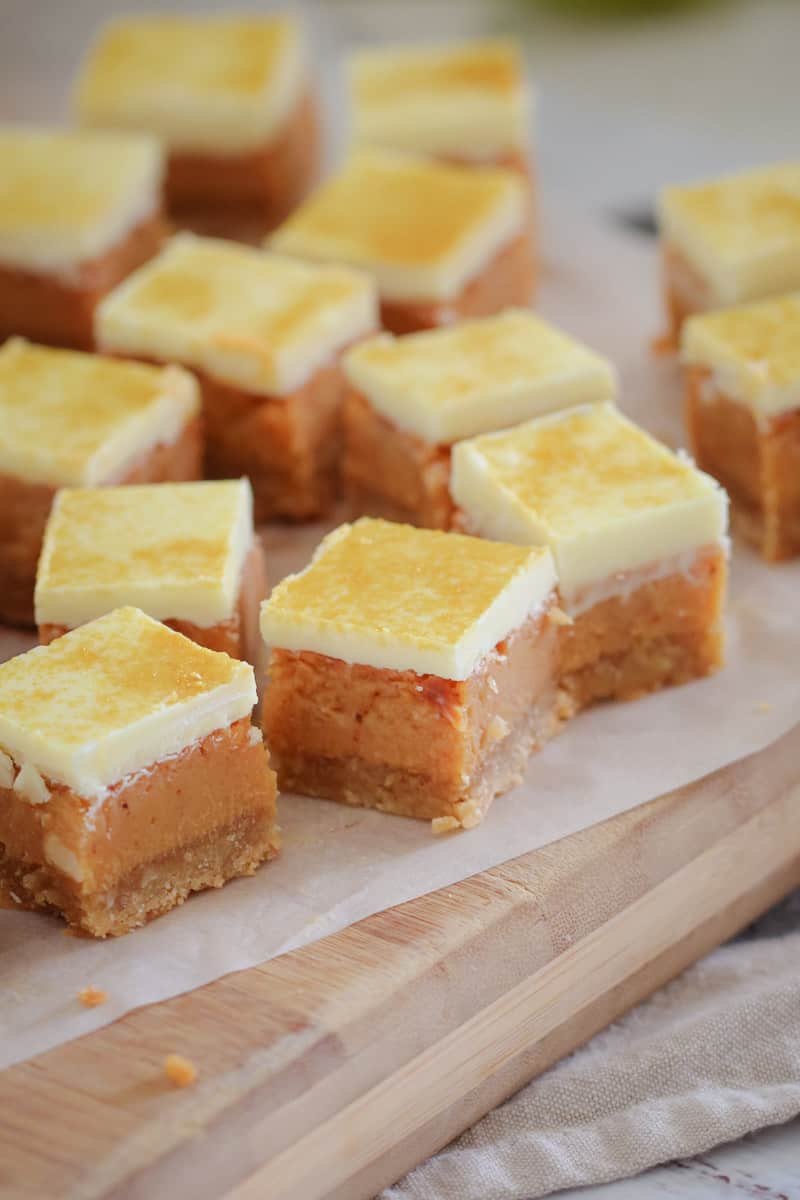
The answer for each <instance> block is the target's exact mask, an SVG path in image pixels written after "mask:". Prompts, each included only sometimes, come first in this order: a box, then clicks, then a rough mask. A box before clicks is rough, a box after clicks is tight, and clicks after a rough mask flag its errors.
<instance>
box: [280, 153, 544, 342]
mask: <svg viewBox="0 0 800 1200" xmlns="http://www.w3.org/2000/svg"><path fill="white" fill-rule="evenodd" d="M268 244H269V246H270V247H271V248H273V249H275V250H279V251H283V252H284V253H286V254H292V255H296V256H297V257H298V258H303V259H309V260H311V261H316V262H345V263H349V264H350V265H351V266H354V267H359V268H361V269H362V270H364V271H367V272H369V273H370V274H371V275H372V277H373V278H374V280H375V283H376V286H377V289H378V293H379V295H380V301H381V324H382V325H383V327H384V328H385V329H388V330H390V331H391V332H393V333H411V332H414V331H415V330H420V329H435V328H437V327H438V326H440V325H448V324H452V323H453V322H454V321H456V320H458V319H459V318H462V317H481V316H489V315H490V314H492V313H495V312H499V311H500V310H501V309H503V308H507V307H509V306H511V305H514V304H519V305H526V304H527V303H528V302H529V300H530V298H531V295H532V292H533V287H534V282H535V253H534V248H533V239H532V234H531V222H530V201H529V195H528V190H527V188H526V187H525V184H524V183H523V181H522V180H521V179H520V177H519V175H518V174H517V173H516V172H514V171H509V170H506V169H503V168H499V167H487V168H485V169H482V170H480V171H476V170H474V169H472V168H470V167H465V166H463V165H459V164H448V163H442V162H438V161H436V160H434V159H431V158H426V157H422V156H419V155H411V154H401V153H398V152H396V151H389V150H382V149H375V148H364V149H360V150H357V151H355V152H354V153H353V154H352V155H351V157H350V158H349V159H348V161H347V162H346V163H345V165H344V167H342V169H341V170H340V171H339V172H338V174H336V175H334V176H333V177H332V178H331V179H329V180H328V181H327V182H326V183H324V184H323V185H322V186H321V187H320V188H318V189H317V191H315V192H312V194H311V195H310V196H309V198H308V199H307V200H306V201H305V202H304V203H303V204H301V205H300V207H299V208H298V209H297V210H296V211H295V212H294V213H293V215H292V216H291V217H290V218H289V219H288V221H285V222H284V224H283V225H281V226H280V227H279V228H278V229H277V230H276V231H275V233H273V234H272V236H271V237H270V239H269V242H268Z"/></svg>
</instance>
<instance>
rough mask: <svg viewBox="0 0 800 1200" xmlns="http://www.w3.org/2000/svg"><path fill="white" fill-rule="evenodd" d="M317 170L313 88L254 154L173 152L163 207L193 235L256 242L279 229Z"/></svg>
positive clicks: (317, 133) (316, 113)
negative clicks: (275, 134) (192, 231)
mask: <svg viewBox="0 0 800 1200" xmlns="http://www.w3.org/2000/svg"><path fill="white" fill-rule="evenodd" d="M319 170H320V121H319V108H318V104H317V101H316V97H315V96H314V94H313V92H312V91H311V90H307V91H306V93H305V95H304V96H303V97H302V98H301V100H300V102H299V103H298V104H297V106H296V107H295V110H294V112H293V113H292V114H291V115H290V117H289V119H288V120H287V121H286V123H285V124H284V126H283V129H282V130H281V132H280V134H279V135H278V137H277V138H274V139H271V140H270V141H269V142H268V143H267V144H266V145H265V146H263V147H262V148H261V149H260V150H258V151H251V152H249V153H247V154H239V155H225V156H214V155H209V154H188V153H177V152H175V153H172V154H171V155H170V157H169V160H168V165H167V181H166V196H167V207H168V209H169V211H170V213H171V214H172V215H173V216H174V217H175V219H176V220H177V221H178V223H179V224H182V225H188V226H189V227H191V228H193V229H195V230H196V231H197V232H202V233H204V234H213V233H216V234H218V235H225V234H228V235H231V234H235V235H241V233H242V230H243V229H245V230H246V233H245V235H244V236H243V237H242V240H245V241H254V242H255V241H257V240H258V239H259V238H260V237H263V235H264V234H265V233H267V232H268V231H269V230H271V229H274V228H275V227H276V226H277V225H279V224H280V223H281V222H282V221H283V220H284V219H285V218H286V217H288V215H289V213H290V212H291V211H292V210H293V209H294V208H295V207H296V206H297V205H298V204H299V203H300V201H301V200H302V199H303V197H304V196H305V195H306V194H307V193H308V191H309V190H310V189H311V187H312V186H313V184H314V182H315V180H316V178H317V175H318V174H319Z"/></svg>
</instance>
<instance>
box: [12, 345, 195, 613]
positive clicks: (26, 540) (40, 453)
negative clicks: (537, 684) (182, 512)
mask: <svg viewBox="0 0 800 1200" xmlns="http://www.w3.org/2000/svg"><path fill="white" fill-rule="evenodd" d="M199 408H200V403H199V395H198V388H197V384H196V382H195V380H194V379H193V378H192V376H191V375H190V374H189V373H188V372H187V371H183V370H181V369H180V368H178V367H167V368H163V367H153V366H150V365H144V364H141V363H131V362H117V361H112V360H109V359H103V358H99V357H97V356H95V355H92V354H82V353H80V352H77V351H72V350H55V349H52V348H49V347H44V346H35V345H32V344H31V343H29V342H25V341H23V340H22V339H21V338H12V339H11V340H10V341H8V342H6V344H5V345H4V346H2V347H0V620H5V621H10V622H11V623H12V624H32V623H33V618H34V611H33V592H34V584H35V580H36V564H37V560H38V558H39V553H40V550H41V545H42V537H43V535H44V530H45V525H46V523H47V517H48V514H49V512H50V508H51V506H52V503H53V499H54V496H55V494H56V492H57V491H58V489H59V488H60V487H63V486H65V485H67V486H68V485H86V486H91V487H97V486H101V485H102V486H107V485H112V484H119V483H140V482H141V483H145V482H154V483H159V482H163V481H167V480H188V479H198V478H199V477H200V475H201V471H202V453H203V446H202V431H201V428H200V421H199Z"/></svg>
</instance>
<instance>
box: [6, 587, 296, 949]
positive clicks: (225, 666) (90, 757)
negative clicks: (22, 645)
mask: <svg viewBox="0 0 800 1200" xmlns="http://www.w3.org/2000/svg"><path fill="white" fill-rule="evenodd" d="M254 701H255V682H254V678H253V670H252V668H251V667H250V666H248V665H247V664H245V663H240V662H237V661H236V660H234V659H231V658H229V657H228V656H227V655H225V654H217V653H214V652H212V651H210V650H206V649H203V648H201V647H200V646H197V645H195V643H193V642H191V641H189V639H188V638H184V637H182V636H181V635H180V634H178V633H175V632H173V631H172V630H170V629H168V628H167V627H166V626H165V625H162V624H160V623H159V622H157V621H153V620H152V619H151V618H150V617H147V616H145V614H144V613H142V612H141V611H139V610H138V609H135V608H122V609H117V610H115V611H114V612H113V613H110V614H108V615H107V616H104V617H101V618H100V619H99V620H97V621H93V622H90V623H89V624H87V625H83V626H81V628H80V629H77V630H74V631H72V632H70V633H67V634H65V636H64V637H61V638H59V639H58V640H56V641H54V642H52V643H51V644H50V645H48V646H44V647H39V648H37V649H35V650H31V651H29V652H28V653H27V654H23V655H20V656H19V657H18V658H15V659H11V660H9V661H8V662H6V663H4V664H2V665H0V749H1V753H0V814H2V815H0V885H2V888H3V890H4V892H5V894H7V895H10V896H11V898H12V900H14V901H15V902H16V903H17V904H19V905H20V906H21V907H32V908H38V909H45V910H48V911H55V912H57V913H59V914H60V915H61V916H63V917H64V919H65V920H66V921H67V922H68V924H69V925H70V926H72V927H73V928H75V929H79V930H81V931H82V932H84V933H87V934H90V935H92V936H94V937H106V936H109V935H116V934H121V933H127V932H129V931H130V930H131V929H134V928H136V927H137V926H139V925H142V924H144V923H145V922H146V921H149V920H151V919H152V918H153V917H156V916H158V915H159V914H161V913H163V912H166V911H167V910H169V909H170V908H173V907H175V905H178V904H182V903H183V901H184V900H185V899H186V897H187V896H188V895H189V894H190V893H191V892H195V891H200V890H202V889H204V888H208V887H219V886H221V885H222V884H223V883H225V882H226V880H228V879H230V878H232V877H234V876H236V875H244V874H251V873H252V872H253V871H254V870H255V869H256V867H257V866H258V865H259V863H261V862H262V861H264V860H265V859H268V858H272V857H274V855H275V854H276V853H277V851H278V847H279V840H278V835H277V830H276V828H275V796H276V787H275V776H274V774H273V772H272V771H271V770H270V768H269V765H268V758H267V754H266V751H265V748H264V745H263V742H262V740H261V737H260V735H259V733H258V731H257V730H254V729H253V728H252V727H251V725H250V713H251V710H252V707H253V703H254Z"/></svg>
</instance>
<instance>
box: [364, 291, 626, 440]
mask: <svg viewBox="0 0 800 1200" xmlns="http://www.w3.org/2000/svg"><path fill="white" fill-rule="evenodd" d="M344 369H345V374H346V375H347V377H348V380H349V382H350V384H351V385H352V386H353V387H354V388H356V389H357V390H358V391H359V392H360V393H361V394H362V395H363V396H365V397H366V398H367V400H369V402H370V404H371V405H372V406H373V408H375V409H376V410H377V411H378V412H379V413H381V415H382V416H384V417H387V418H388V419H389V420H390V421H391V422H392V423H393V424H394V425H396V426H397V427H398V428H399V429H403V430H405V431H406V432H409V433H413V434H416V435H417V436H418V437H421V438H425V439H426V440H427V441H429V442H435V443H438V444H443V445H448V444H450V443H452V442H455V441H458V440H459V439H461V438H467V437H474V436H475V435H476V434H479V433H486V432H488V431H489V430H492V429H503V428H504V427H505V426H506V425H514V424H516V423H517V422H519V421H524V420H526V419H527V418H530V417H535V416H539V415H541V414H542V413H547V412H552V411H553V410H554V409H559V408H565V407H568V406H570V405H574V404H582V403H588V402H593V401H596V400H611V399H613V398H614V397H615V395H616V391H617V379H616V372H615V370H614V368H613V367H612V366H611V364H610V363H609V362H608V361H607V360H606V359H604V358H601V357H600V355H599V354H595V353H593V352H592V351H591V350H588V349H587V348H586V347H585V346H583V345H582V344H581V343H580V342H577V341H575V340H574V339H573V338H571V337H569V336H568V335H567V334H565V333H561V332H560V331H559V330H558V329H555V328H554V327H553V326H552V325H548V324H547V322H546V321H543V320H542V319H541V318H540V317H537V316H535V315H534V314H533V313H532V312H529V311H527V310H524V309H507V310H506V311H505V312H503V313H501V314H499V315H498V316H495V317H484V318H483V319H481V320H476V321H464V322H460V323H459V324H458V325H455V326H453V327H451V328H445V329H435V330H431V331H426V332H424V333H412V334H410V335H408V336H406V337H399V338H397V337H392V336H391V335H390V334H380V335H378V336H377V337H374V338H370V339H369V340H367V341H365V342H362V343H361V344H360V345H358V346H355V347H354V348H353V349H352V350H350V351H348V353H347V354H346V356H345V359H344Z"/></svg>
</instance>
